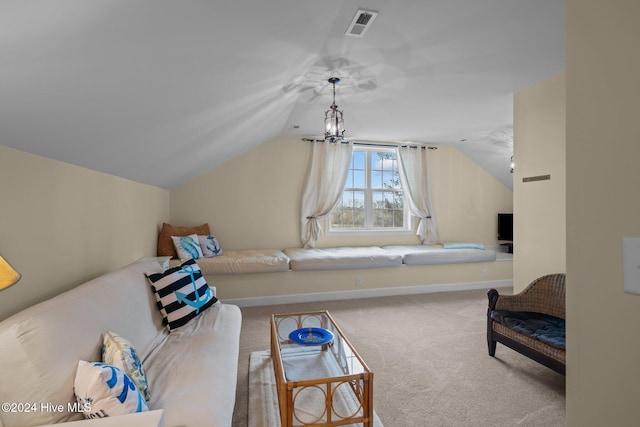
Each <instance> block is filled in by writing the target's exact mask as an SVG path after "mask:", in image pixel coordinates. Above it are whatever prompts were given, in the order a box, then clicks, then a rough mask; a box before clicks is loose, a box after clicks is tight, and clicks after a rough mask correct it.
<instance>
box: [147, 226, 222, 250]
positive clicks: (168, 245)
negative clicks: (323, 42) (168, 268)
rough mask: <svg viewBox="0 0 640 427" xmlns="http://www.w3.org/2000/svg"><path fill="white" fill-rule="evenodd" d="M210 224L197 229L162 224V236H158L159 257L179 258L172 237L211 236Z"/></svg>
mask: <svg viewBox="0 0 640 427" xmlns="http://www.w3.org/2000/svg"><path fill="white" fill-rule="evenodd" d="M210 233H211V232H210V231H209V224H208V223H204V224H202V225H199V226H197V227H178V226H175V225H171V224H167V223H166V222H165V223H163V224H162V229H161V230H160V234H158V248H157V252H158V256H170V257H173V258H177V257H178V254H177V253H176V248H175V247H174V246H173V240H171V236H188V235H189V234H210Z"/></svg>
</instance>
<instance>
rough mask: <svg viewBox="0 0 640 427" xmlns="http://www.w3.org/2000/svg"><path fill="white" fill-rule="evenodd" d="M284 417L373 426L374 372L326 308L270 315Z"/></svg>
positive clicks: (286, 422) (303, 422)
mask: <svg viewBox="0 0 640 427" xmlns="http://www.w3.org/2000/svg"><path fill="white" fill-rule="evenodd" d="M271 358H272V360H273V369H274V373H275V378H276V387H277V390H278V405H279V409H280V420H281V424H282V426H284V427H291V426H341V425H351V424H354V425H363V426H368V427H369V426H373V372H371V370H370V369H369V368H368V367H367V365H366V364H365V362H364V361H363V360H362V358H361V357H360V356H359V355H358V353H357V352H356V350H355V349H354V348H353V346H352V345H351V343H350V342H349V341H348V340H347V338H346V337H345V335H344V334H343V332H342V330H341V329H340V328H339V327H338V325H337V324H336V322H335V320H334V319H333V317H331V315H330V314H329V312H328V311H314V312H304V313H287V314H272V315H271Z"/></svg>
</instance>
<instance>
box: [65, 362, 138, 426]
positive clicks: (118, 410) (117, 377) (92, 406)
mask: <svg viewBox="0 0 640 427" xmlns="http://www.w3.org/2000/svg"><path fill="white" fill-rule="evenodd" d="M73 392H74V393H75V395H76V399H77V400H78V406H79V407H80V408H83V409H84V410H85V411H84V412H83V414H84V416H85V418H103V417H113V416H116V415H125V414H131V413H134V412H144V411H148V410H149V407H148V406H147V403H146V402H145V401H144V397H143V396H142V393H140V390H138V388H137V387H136V386H135V384H134V383H133V382H132V381H131V379H130V378H129V377H128V376H127V375H126V374H125V373H124V372H122V371H121V370H120V369H118V368H116V367H115V366H111V365H105V364H104V363H98V362H87V361H84V360H81V361H79V362H78V370H77V371H76V379H75V381H74V384H73Z"/></svg>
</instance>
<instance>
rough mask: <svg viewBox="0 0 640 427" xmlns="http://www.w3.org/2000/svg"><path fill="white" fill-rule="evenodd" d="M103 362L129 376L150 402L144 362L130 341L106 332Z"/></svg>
mask: <svg viewBox="0 0 640 427" xmlns="http://www.w3.org/2000/svg"><path fill="white" fill-rule="evenodd" d="M102 362H103V363H106V364H107V365H113V366H115V367H116V368H118V369H120V370H121V371H122V372H124V373H125V374H127V375H128V376H129V378H131V381H133V382H134V384H135V385H136V387H138V390H140V392H141V393H142V395H143V396H144V400H145V401H147V402H148V401H149V386H148V385H147V377H146V375H145V374H144V368H143V367H142V362H141V361H140V358H139V357H138V353H137V352H136V349H135V348H134V347H133V345H132V344H131V342H129V340H128V339H126V338H123V337H121V336H120V335H118V334H116V333H115V332H111V331H108V332H105V333H104V337H103V345H102Z"/></svg>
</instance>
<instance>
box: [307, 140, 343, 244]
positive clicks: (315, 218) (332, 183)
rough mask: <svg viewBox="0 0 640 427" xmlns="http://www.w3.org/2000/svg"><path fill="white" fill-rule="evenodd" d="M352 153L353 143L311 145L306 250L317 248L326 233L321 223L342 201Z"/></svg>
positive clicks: (308, 173) (308, 172) (308, 170)
mask: <svg viewBox="0 0 640 427" xmlns="http://www.w3.org/2000/svg"><path fill="white" fill-rule="evenodd" d="M352 152H353V144H352V143H351V142H349V143H341V142H336V143H330V142H325V141H320V142H312V143H311V152H310V154H309V161H308V164H307V174H306V176H305V180H304V186H303V189H302V208H301V236H300V237H301V242H302V246H303V247H305V248H313V247H315V244H316V241H317V240H318V238H319V237H320V235H322V234H323V230H322V226H321V225H320V221H321V220H323V219H324V218H326V217H327V216H328V215H329V214H330V213H331V211H332V210H333V208H334V207H336V205H337V204H338V202H339V201H340V199H341V198H342V193H343V191H344V185H345V183H346V181H347V174H348V172H349V164H350V163H351V154H352Z"/></svg>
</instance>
